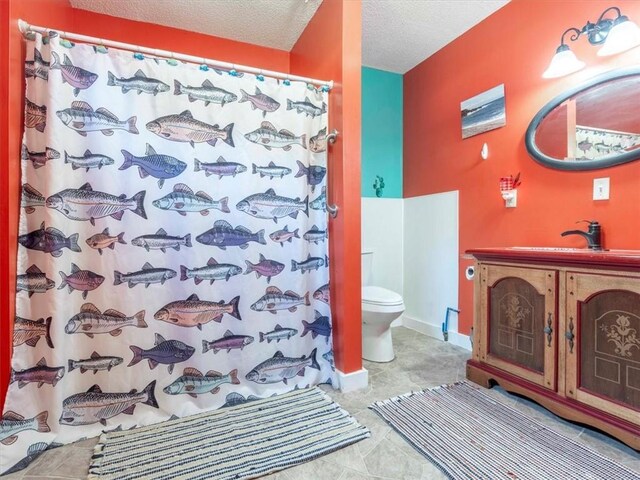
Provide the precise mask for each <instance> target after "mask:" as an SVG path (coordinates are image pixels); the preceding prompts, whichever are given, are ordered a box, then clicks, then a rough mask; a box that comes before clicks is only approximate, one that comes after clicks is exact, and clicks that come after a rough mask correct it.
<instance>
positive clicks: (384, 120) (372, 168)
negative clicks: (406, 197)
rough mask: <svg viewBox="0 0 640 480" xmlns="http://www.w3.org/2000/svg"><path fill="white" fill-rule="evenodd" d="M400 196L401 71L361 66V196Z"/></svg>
mask: <svg viewBox="0 0 640 480" xmlns="http://www.w3.org/2000/svg"><path fill="white" fill-rule="evenodd" d="M376 175H379V176H381V177H382V178H383V179H384V189H383V191H382V197H383V198H402V75H401V74H399V73H392V72H385V71H383V70H376V69H374V68H368V67H362V196H363V197H375V196H376V191H375V189H374V188H373V183H374V182H375V180H376Z"/></svg>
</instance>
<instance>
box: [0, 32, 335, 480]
mask: <svg viewBox="0 0 640 480" xmlns="http://www.w3.org/2000/svg"><path fill="white" fill-rule="evenodd" d="M26 51H27V59H26V65H25V72H26V77H27V78H26V83H27V88H26V100H25V134H24V145H23V152H22V182H23V185H22V203H21V207H22V209H21V215H20V232H19V233H20V236H19V243H20V245H19V246H18V278H17V298H16V318H15V325H14V329H13V343H14V350H13V358H12V365H11V366H12V373H11V383H10V385H9V390H8V394H7V400H6V403H5V405H4V411H3V416H2V420H1V421H0V442H2V446H1V449H0V450H1V453H0V472H7V471H8V470H9V471H10V470H14V469H19V468H21V467H24V466H25V465H26V464H28V462H29V461H30V460H32V459H33V458H35V457H36V456H37V455H38V454H39V453H40V452H42V451H43V450H44V449H46V448H47V447H50V446H51V445H56V444H65V443H69V442H73V441H76V440H78V439H81V438H85V437H91V436H96V435H99V434H100V433H102V432H104V431H109V430H113V429H118V428H122V429H128V428H131V427H134V426H136V425H145V424H150V423H154V422H159V421H162V420H166V419H168V418H170V417H172V416H173V415H176V416H178V417H182V416H185V415H190V414H195V413H198V412H201V411H203V410H210V409H216V408H220V407H224V406H230V405H238V404H241V403H243V402H247V401H251V400H254V399H256V398H264V397H269V396H271V395H274V394H279V393H283V392H285V391H289V390H291V389H294V388H303V387H306V386H308V385H314V384H318V383H323V382H331V381H332V379H333V378H334V368H333V355H332V348H331V345H332V343H331V319H330V308H329V293H328V281H329V273H328V272H329V269H328V264H329V258H328V240H327V215H326V210H325V206H326V203H325V191H326V189H325V182H326V134H327V116H328V113H327V103H328V101H327V93H326V92H323V91H322V90H319V89H316V88H313V87H311V86H308V85H307V84H305V83H300V82H293V81H291V82H289V81H278V80H276V79H271V78H263V77H262V76H259V75H258V76H256V75H250V74H244V75H243V74H241V73H237V72H235V71H230V72H228V71H220V70H216V69H213V68H209V67H206V66H204V65H202V66H199V65H193V64H186V63H183V62H177V61H175V60H173V59H169V60H163V59H154V58H148V57H147V58H145V57H143V56H142V55H140V54H137V53H132V52H125V51H119V50H115V49H106V48H105V47H102V46H92V45H86V44H72V43H71V42H69V41H67V40H65V39H61V38H60V37H59V36H58V35H57V34H55V32H51V33H50V34H49V35H46V36H42V35H40V34H35V35H34V36H33V38H32V39H30V40H29V41H27V49H26Z"/></svg>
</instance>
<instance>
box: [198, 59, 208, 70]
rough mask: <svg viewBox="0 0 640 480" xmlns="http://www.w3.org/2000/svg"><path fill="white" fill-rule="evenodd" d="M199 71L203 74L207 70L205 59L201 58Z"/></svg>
mask: <svg viewBox="0 0 640 480" xmlns="http://www.w3.org/2000/svg"><path fill="white" fill-rule="evenodd" d="M200 70H202V71H203V72H207V71H208V70H209V65H207V59H206V58H204V57H202V65H200Z"/></svg>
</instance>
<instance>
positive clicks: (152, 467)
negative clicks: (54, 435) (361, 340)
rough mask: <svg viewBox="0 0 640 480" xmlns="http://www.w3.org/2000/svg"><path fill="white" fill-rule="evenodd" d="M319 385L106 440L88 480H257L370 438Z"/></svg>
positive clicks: (108, 436)
mask: <svg viewBox="0 0 640 480" xmlns="http://www.w3.org/2000/svg"><path fill="white" fill-rule="evenodd" d="M369 435H370V433H369V430H368V429H367V428H366V427H364V426H362V425H360V424H359V423H358V422H357V421H356V420H355V419H354V418H353V417H352V416H350V415H349V413H347V412H346V411H345V410H343V409H342V408H340V406H339V405H338V404H337V403H335V402H334V401H333V400H331V398H330V397H329V396H328V395H326V394H325V393H324V392H323V391H322V390H320V389H319V388H317V387H314V388H310V389H303V390H294V391H293V392H289V393H286V394H284V395H279V396H277V397H272V398H267V399H264V400H256V401H252V402H250V403H247V404H243V405H240V406H237V407H231V408H223V409H220V410H216V411H213V412H206V413H202V414H198V415H193V416H190V417H185V418H182V419H178V420H172V421H168V422H163V423H158V424H155V425H150V426H147V427H142V428H137V429H135V430H129V431H124V432H110V433H108V434H106V435H103V436H102V437H101V438H100V442H99V443H98V445H97V446H96V449H95V454H94V456H93V459H92V463H91V467H90V469H89V476H88V479H89V480H116V479H117V480H170V479H181V480H187V479H188V480H201V479H213V480H223V479H244V478H256V477H259V476H262V475H266V474H268V473H271V472H275V471H278V470H282V469H285V468H288V467H292V466H295V465H299V464H301V463H304V462H307V461H309V460H313V459H314V458H317V457H320V456H322V455H325V454H327V453H330V452H333V451H335V450H338V449H340V448H343V447H345V446H347V445H351V444H352V443H355V442H358V441H360V440H363V439H365V438H367V437H369Z"/></svg>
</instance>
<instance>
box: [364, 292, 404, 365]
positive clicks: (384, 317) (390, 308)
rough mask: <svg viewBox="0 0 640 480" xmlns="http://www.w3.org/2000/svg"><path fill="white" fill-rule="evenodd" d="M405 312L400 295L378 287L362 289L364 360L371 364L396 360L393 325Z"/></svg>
mask: <svg viewBox="0 0 640 480" xmlns="http://www.w3.org/2000/svg"><path fill="white" fill-rule="evenodd" d="M403 312H404V301H403V300H402V296H400V295H399V294H398V293H396V292H393V291H391V290H387V289H386V288H382V287H376V286H363V287H362V358H364V359H365V360H369V361H371V362H390V361H391V360H393V359H394V357H395V355H394V353H393V343H392V340H391V323H392V322H393V321H394V320H395V319H397V318H398V317H399V316H400V315H402V313H403Z"/></svg>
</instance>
